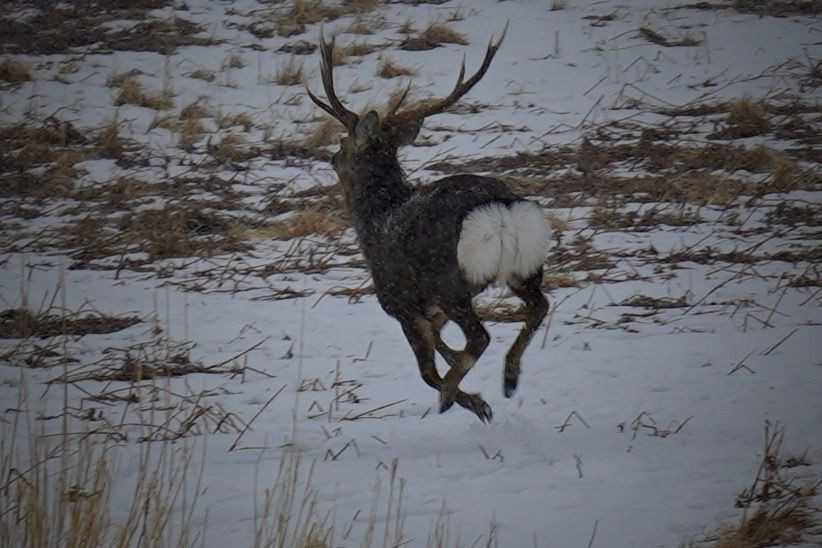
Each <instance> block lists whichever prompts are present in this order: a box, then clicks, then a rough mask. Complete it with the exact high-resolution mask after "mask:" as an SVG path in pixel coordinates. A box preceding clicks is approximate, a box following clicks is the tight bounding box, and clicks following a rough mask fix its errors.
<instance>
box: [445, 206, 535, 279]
mask: <svg viewBox="0 0 822 548" xmlns="http://www.w3.org/2000/svg"><path fill="white" fill-rule="evenodd" d="M550 246H551V223H550V222H549V221H548V218H547V217H546V216H545V213H544V212H543V211H542V208H540V206H538V205H537V204H535V203H534V202H528V201H520V202H514V203H512V204H510V205H505V204H502V203H499V202H495V203H491V204H488V205H484V206H480V207H478V208H476V209H474V210H472V211H471V212H470V213H469V214H468V216H467V217H465V220H463V222H462V230H461V232H460V240H459V243H458V244H457V261H458V262H459V265H460V268H462V270H463V272H464V273H465V277H466V279H467V280H468V281H469V282H471V283H473V284H476V285H485V284H488V283H490V282H493V281H494V280H496V281H497V282H498V283H500V284H506V283H507V282H508V281H509V280H511V278H512V277H517V278H520V279H525V278H528V277H529V276H531V275H532V274H533V273H534V272H536V271H537V269H538V268H539V267H540V265H542V264H543V262H544V261H545V257H546V256H547V255H548V249H549V248H550Z"/></svg>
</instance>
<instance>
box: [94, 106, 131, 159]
mask: <svg viewBox="0 0 822 548" xmlns="http://www.w3.org/2000/svg"><path fill="white" fill-rule="evenodd" d="M97 150H98V151H99V152H100V154H102V155H103V156H105V157H106V158H113V159H115V160H116V159H118V158H122V156H123V153H124V152H125V145H124V142H123V139H122V138H121V137H120V120H119V119H118V117H117V116H116V115H115V116H114V117H113V118H112V119H111V122H109V123H108V124H107V125H106V126H105V127H103V130H102V131H101V132H100V134H99V135H98V137H97Z"/></svg>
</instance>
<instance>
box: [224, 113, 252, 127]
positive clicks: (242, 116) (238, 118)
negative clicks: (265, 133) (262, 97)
mask: <svg viewBox="0 0 822 548" xmlns="http://www.w3.org/2000/svg"><path fill="white" fill-rule="evenodd" d="M236 126H242V128H243V131H249V130H250V129H251V128H252V127H254V119H253V118H251V116H250V115H249V114H248V113H245V112H237V113H235V114H221V115H219V116H218V117H217V127H218V128H220V129H228V128H230V127H236Z"/></svg>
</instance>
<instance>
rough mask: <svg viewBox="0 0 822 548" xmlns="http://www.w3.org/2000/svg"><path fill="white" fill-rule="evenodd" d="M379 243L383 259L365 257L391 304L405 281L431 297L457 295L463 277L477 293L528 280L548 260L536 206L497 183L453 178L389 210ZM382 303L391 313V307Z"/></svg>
mask: <svg viewBox="0 0 822 548" xmlns="http://www.w3.org/2000/svg"><path fill="white" fill-rule="evenodd" d="M381 239H382V240H383V241H382V244H383V245H382V246H380V248H381V250H382V252H383V253H380V255H383V256H382V257H373V258H370V259H371V260H372V270H373V271H374V272H373V275H374V277H375V282H376V284H375V285H376V286H377V287H378V293H382V295H380V296H381V297H384V298H385V300H387V301H394V299H395V295H391V293H394V290H397V289H399V287H398V286H403V285H405V284H411V285H414V286H416V287H417V288H418V290H421V291H422V293H427V294H428V296H433V295H437V294H445V293H447V292H448V291H455V290H457V289H458V288H459V287H460V285H461V284H460V283H459V281H460V280H459V279H460V278H463V279H464V280H465V281H467V282H468V283H469V285H470V286H471V287H472V288H473V292H474V293H477V292H479V291H481V290H482V289H483V288H485V287H486V286H487V285H489V284H490V283H492V282H494V281H496V282H498V283H500V284H505V285H509V284H511V283H516V282H517V281H519V280H524V279H527V278H529V277H530V276H532V275H533V274H535V273H536V272H537V271H538V270H539V268H540V267H541V266H542V264H543V262H544V261H545V257H546V256H547V255H548V251H549V248H550V244H551V227H550V224H549V222H548V219H547V217H546V216H545V213H544V212H543V211H542V209H541V208H540V206H539V205H537V204H535V203H534V202H530V201H527V200H524V199H522V198H520V197H519V196H517V195H516V194H514V193H513V192H511V190H510V189H509V188H508V187H507V186H505V184H503V183H502V182H501V181H499V180H497V179H492V178H489V177H480V176H475V175H455V176H452V177H447V178H445V179H441V180H439V181H435V182H433V183H431V184H430V185H428V186H426V187H423V188H421V189H419V190H418V191H416V192H415V193H414V194H413V195H412V197H411V198H410V199H409V200H408V201H407V202H406V203H404V204H403V205H402V206H400V207H399V208H397V209H396V210H394V211H393V212H392V213H391V215H390V216H389V217H388V218H387V219H386V220H385V223H384V224H383V230H382V234H381ZM389 259H392V260H390V261H389ZM385 285H387V286H391V289H388V288H387V287H385V288H383V287H380V286H385ZM379 289H383V291H379ZM420 296H422V295H420ZM405 297H406V298H408V295H405ZM380 300H381V301H382V300H383V298H381V299H380ZM386 304H387V305H388V306H387V307H386V311H387V312H388V313H389V314H392V312H394V311H395V310H392V309H393V308H394V307H393V306H391V304H392V303H390V302H386V303H384V305H386ZM407 304H408V303H407ZM426 304H430V303H426ZM392 315H393V314H392Z"/></svg>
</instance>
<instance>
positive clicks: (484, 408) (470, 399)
mask: <svg viewBox="0 0 822 548" xmlns="http://www.w3.org/2000/svg"><path fill="white" fill-rule="evenodd" d="M457 403H459V404H460V405H461V406H463V407H464V408H466V409H468V410H469V411H471V412H473V413H474V414H475V415H476V416H477V418H479V420H481V421H482V422H484V423H488V422H491V419H492V418H493V416H494V413H493V412H492V411H491V406H490V405H488V404H487V403H485V400H484V399H482V396H480V395H479V394H465V397H464V398H463V399H461V400H460V401H458V402H457Z"/></svg>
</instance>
